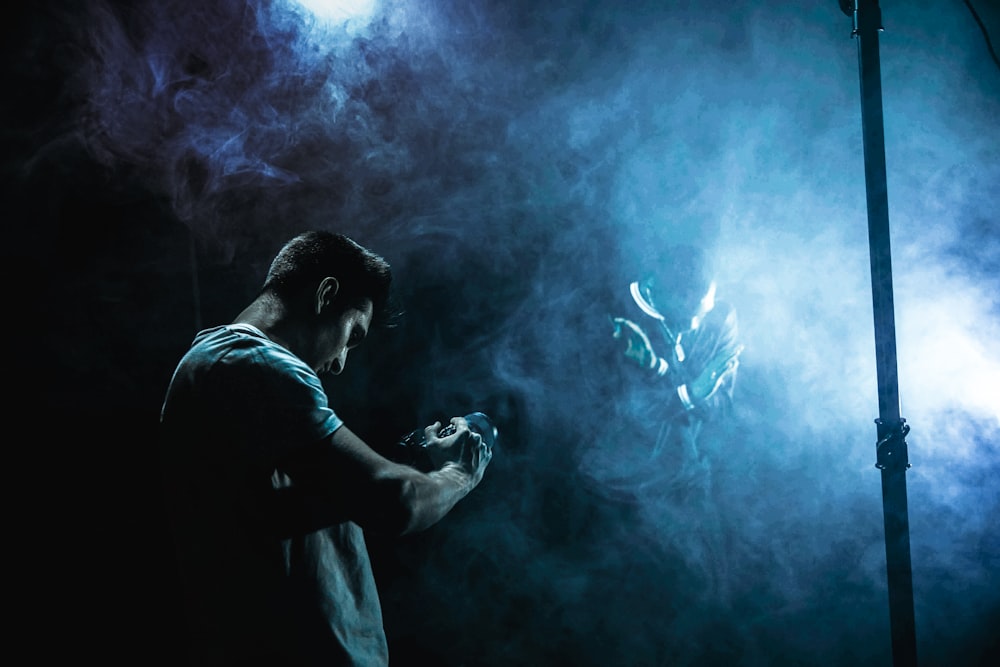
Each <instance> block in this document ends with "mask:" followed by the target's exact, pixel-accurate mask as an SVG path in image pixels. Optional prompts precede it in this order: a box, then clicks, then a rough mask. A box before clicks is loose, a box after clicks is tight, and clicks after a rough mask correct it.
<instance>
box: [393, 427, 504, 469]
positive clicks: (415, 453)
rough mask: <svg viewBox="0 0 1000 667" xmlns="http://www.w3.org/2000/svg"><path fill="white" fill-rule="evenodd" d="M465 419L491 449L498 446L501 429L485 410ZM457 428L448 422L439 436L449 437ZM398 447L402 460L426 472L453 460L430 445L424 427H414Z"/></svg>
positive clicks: (439, 432)
mask: <svg viewBox="0 0 1000 667" xmlns="http://www.w3.org/2000/svg"><path fill="white" fill-rule="evenodd" d="M465 421H466V422H468V424H469V430H470V431H472V432H473V433H478V434H479V436H480V437H481V438H482V439H483V442H484V443H486V446H487V447H488V448H489V449H493V448H494V447H495V446H496V442H497V439H498V437H499V435H500V431H499V429H497V427H496V424H494V423H493V420H492V419H490V418H489V416H488V415H486V414H485V413H483V412H470V413H469V414H467V415H465ZM456 430H457V429H456V428H455V425H454V424H447V425H445V426H444V427H442V428H441V430H440V431H438V437H439V438H447V437H448V436H449V435H452V434H454V433H455V431H456ZM397 447H398V449H399V450H400V457H399V458H400V459H401V461H402V462H405V463H408V464H409V465H412V466H413V467H414V468H417V469H419V470H422V471H424V472H430V471H431V470H436V469H437V468H440V467H441V466H442V465H443V464H444V463H445V462H446V461H449V460H452V459H450V458H449V457H448V456H447V454H448V453H447V452H445V451H443V450H439V449H437V448H432V447H431V446H430V443H428V442H427V440H426V439H425V438H424V429H422V428H418V429H414V430H412V431H410V432H409V433H408V434H406V435H405V436H404V437H403V438H402V439H401V440H400V441H399V444H398V446H397Z"/></svg>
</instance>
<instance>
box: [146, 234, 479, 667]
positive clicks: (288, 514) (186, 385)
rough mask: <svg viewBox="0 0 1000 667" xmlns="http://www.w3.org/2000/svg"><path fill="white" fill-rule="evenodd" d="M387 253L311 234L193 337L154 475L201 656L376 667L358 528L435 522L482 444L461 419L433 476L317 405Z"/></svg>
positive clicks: (386, 277)
mask: <svg viewBox="0 0 1000 667" xmlns="http://www.w3.org/2000/svg"><path fill="white" fill-rule="evenodd" d="M390 284H391V271H390V268H389V266H388V264H387V263H386V262H385V260H384V259H382V258H381V257H379V256H378V255H376V254H374V253H372V252H371V251H369V250H367V249H366V248H363V247H362V246H360V245H358V244H357V243H356V242H354V241H353V240H351V239H349V238H347V237H345V236H343V235H339V234H332V233H328V232H322V231H310V232H305V233H303V234H300V235H298V236H296V237H295V238H293V239H291V240H290V241H288V242H287V243H286V244H285V245H284V246H283V247H282V248H281V250H280V251H279V252H278V254H277V255H276V256H275V258H274V260H273V262H272V263H271V266H270V269H269V271H268V273H267V276H266V279H265V281H264V284H263V287H262V289H261V291H260V293H259V295H258V296H257V297H256V298H255V299H254V300H253V302H252V303H250V305H249V306H247V307H246V309H244V310H243V312H241V313H240V314H239V315H238V316H237V317H236V319H235V320H234V321H233V322H232V323H231V324H228V325H224V326H219V327H215V328H211V329H207V330H205V331H202V332H200V333H198V334H197V336H196V337H195V339H194V341H193V344H192V346H191V348H190V349H189V350H188V351H187V353H186V354H185V355H184V356H183V358H182V359H181V360H180V363H179V364H178V366H177V368H176V370H175V372H174V375H173V378H172V380H171V382H170V384H169V387H168V389H167V392H166V397H165V399H164V403H163V407H162V412H161V419H160V421H161V427H162V435H163V448H162V453H163V462H164V476H165V482H166V489H167V500H168V506H169V509H170V514H171V517H172V520H173V527H174V530H175V538H176V539H175V542H176V545H177V555H178V564H179V567H180V573H181V578H182V582H183V584H184V598H185V603H186V609H187V612H188V614H189V620H190V627H191V639H192V651H191V657H192V662H193V663H194V664H198V665H258V664H260V665H264V664H266V665H270V666H273V665H289V666H293V665H294V666H297V665H365V666H366V667H368V666H372V665H384V664H387V662H388V656H387V647H386V638H385V633H384V630H383V626H382V613H381V607H380V604H379V600H378V595H377V590H376V586H375V581H374V578H373V574H372V569H371V564H370V561H369V556H368V552H367V549H366V545H365V541H364V535H363V531H382V532H388V533H391V534H397V535H402V534H406V533H412V532H415V531H419V530H423V529H425V528H427V527H429V526H431V525H433V524H434V523H436V522H437V521H439V520H440V519H441V518H442V517H444V516H445V515H446V514H447V513H448V512H449V511H450V510H451V509H452V508H453V507H454V506H455V504H456V503H457V502H459V500H461V499H462V498H463V497H465V496H466V495H467V494H468V493H469V492H470V491H472V489H474V488H475V487H476V486H477V485H478V484H479V482H480V480H482V478H483V474H484V472H485V470H486V467H487V465H488V464H489V462H490V459H491V457H492V452H491V451H490V449H489V447H488V446H487V444H486V443H484V441H483V440H482V438H481V437H480V435H479V434H477V433H474V432H472V431H470V429H469V426H468V424H467V423H466V421H465V420H464V418H460V417H456V418H453V419H452V420H451V423H452V424H453V425H454V426H455V427H456V430H455V432H454V433H453V434H451V435H449V436H447V437H445V438H440V437H438V433H439V431H440V428H441V424H440V423H435V424H432V425H430V426H428V427H427V428H426V429H425V431H424V433H425V437H426V439H427V441H428V443H429V446H430V447H433V448H437V449H439V450H441V451H442V452H445V453H447V454H448V456H446V457H442V458H444V459H445V462H444V463H443V464H442V465H441V466H440V467H439V468H437V469H435V470H432V471H430V472H426V473H425V472H421V471H418V470H417V469H415V468H413V467H410V466H406V465H402V464H399V463H396V462H393V461H391V460H389V459H387V458H384V457H383V456H381V455H380V454H378V453H377V452H376V451H375V450H374V449H372V448H371V447H369V446H368V445H367V444H366V443H365V442H363V441H362V440H361V439H360V438H359V437H358V436H357V435H355V434H354V433H353V432H351V430H350V429H349V428H348V427H347V426H346V425H344V423H343V422H342V421H341V420H340V418H339V417H338V416H337V415H336V413H335V412H334V411H333V410H332V409H331V408H330V407H329V405H328V403H327V397H326V395H325V393H324V389H323V386H322V384H321V381H320V378H319V374H321V373H332V374H334V375H336V374H339V373H340V372H341V371H343V369H344V366H345V364H346V363H347V357H348V353H349V352H350V350H352V349H354V348H355V347H357V346H358V345H360V344H361V343H362V341H364V339H365V337H366V336H367V334H368V331H369V329H370V328H371V327H372V326H375V325H377V324H379V323H380V322H381V321H384V319H385V317H386V315H387V303H388V301H389V288H390Z"/></svg>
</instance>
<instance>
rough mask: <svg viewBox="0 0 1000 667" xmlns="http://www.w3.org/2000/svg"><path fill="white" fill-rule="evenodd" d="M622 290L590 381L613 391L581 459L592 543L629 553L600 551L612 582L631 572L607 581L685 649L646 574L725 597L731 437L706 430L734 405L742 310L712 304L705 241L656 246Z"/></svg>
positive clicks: (686, 596)
mask: <svg viewBox="0 0 1000 667" xmlns="http://www.w3.org/2000/svg"><path fill="white" fill-rule="evenodd" d="M616 287H617V289H618V292H617V298H616V301H615V304H616V305H615V306H613V308H614V310H611V312H609V313H608V315H607V318H608V319H606V320H605V321H604V323H605V325H608V324H610V326H609V327H608V329H607V334H606V336H607V338H606V339H605V340H606V341H607V343H606V344H607V346H608V356H607V357H603V358H602V359H603V360H602V361H601V364H602V365H600V370H599V371H598V374H599V377H598V378H597V379H596V380H595V382H596V383H597V384H598V386H600V387H602V388H603V391H604V392H605V393H606V396H607V399H606V402H605V403H604V404H602V405H601V410H600V413H599V414H601V415H602V417H603V420H604V426H602V427H600V428H599V429H598V432H596V433H594V434H593V435H592V438H591V440H592V441H591V442H590V444H589V445H588V446H586V447H585V448H584V450H583V453H582V455H581V456H580V458H579V466H580V472H581V474H582V476H583V479H584V482H585V484H586V486H587V488H588V490H590V491H591V492H592V493H594V494H595V500H594V502H593V509H592V520H593V522H594V523H595V525H598V526H600V528H599V529H595V532H594V537H593V538H592V539H595V540H599V541H603V543H607V544H614V545H618V544H621V545H627V548H626V550H624V551H622V552H621V553H620V554H618V555H612V554H615V553H617V552H616V551H614V552H613V551H610V550H608V549H607V548H604V551H603V552H602V551H598V552H597V553H596V555H595V558H597V559H606V560H607V562H608V567H609V568H611V569H609V571H608V572H607V575H606V576H607V577H609V578H613V577H620V576H621V572H622V571H624V572H627V573H628V578H627V579H626V580H623V581H619V582H618V583H617V584H615V583H613V582H606V583H603V584H601V586H608V587H610V589H611V591H613V592H614V593H615V594H617V595H623V596H629V597H631V598H634V599H635V605H634V606H635V608H636V610H637V613H639V614H644V617H645V618H646V621H645V622H646V623H653V624H663V628H664V634H666V633H674V632H676V633H677V634H678V636H679V638H678V639H677V640H676V641H675V642H672V641H668V640H667V639H666V637H664V642H665V645H677V643H678V642H679V643H680V644H681V645H683V643H684V642H685V641H686V640H685V638H684V637H683V635H684V634H685V633H686V632H688V630H685V629H680V628H682V626H681V625H678V623H680V621H679V620H678V618H679V617H676V616H675V615H674V613H675V612H671V611H669V607H664V606H662V605H660V604H658V603H657V602H655V601H652V600H646V599H645V597H644V596H645V593H644V590H646V589H647V587H648V582H644V581H643V579H644V578H648V577H657V578H658V583H657V585H658V586H662V585H667V584H666V583H665V582H664V581H663V578H664V577H675V578H676V582H677V583H676V586H677V588H676V589H675V592H676V598H674V599H673V601H672V604H675V605H676V604H680V605H681V607H683V606H684V605H686V604H695V603H698V604H702V603H704V604H707V605H711V604H714V603H715V601H718V600H721V599H723V598H725V596H726V590H725V588H726V577H727V567H728V566H727V554H726V551H727V549H726V545H725V541H726V539H727V538H726V534H725V532H726V531H725V529H724V521H723V517H721V516H720V512H719V509H718V506H717V503H716V500H715V498H713V485H712V468H713V456H718V453H719V451H720V447H715V446H714V445H720V444H721V447H722V448H724V447H725V446H726V443H712V445H713V446H707V445H708V443H705V442H703V441H702V436H703V434H704V431H705V426H706V425H707V424H708V423H709V422H712V421H715V420H721V419H722V418H723V417H724V416H725V415H726V413H727V411H728V410H729V408H730V407H731V405H732V401H733V391H734V387H735V380H736V374H737V369H738V366H739V356H740V354H741V352H742V349H743V346H742V345H741V344H740V343H739V341H738V331H737V322H736V312H735V309H734V308H733V307H732V306H731V305H729V304H727V303H725V302H722V301H720V300H718V299H717V294H716V283H715V281H714V278H713V276H712V275H711V274H710V272H709V270H708V267H707V262H706V260H705V256H704V253H703V252H702V251H701V250H700V249H698V248H695V247H691V246H683V245H674V246H669V247H666V248H662V249H654V250H653V251H652V252H651V253H650V254H649V256H648V257H647V258H640V260H639V261H637V262H636V266H635V271H634V273H632V274H631V275H629V274H626V275H625V279H624V280H623V282H622V284H621V285H618V286H616ZM616 549H617V547H616ZM611 591H609V592H608V593H605V594H612V593H611ZM682 600H683V601H684V602H680V601H682ZM646 604H648V605H651V607H650V608H649V609H646V610H645V611H644V612H643V611H640V610H643V609H645V608H644V607H643V605H646ZM690 631H691V632H694V630H690Z"/></svg>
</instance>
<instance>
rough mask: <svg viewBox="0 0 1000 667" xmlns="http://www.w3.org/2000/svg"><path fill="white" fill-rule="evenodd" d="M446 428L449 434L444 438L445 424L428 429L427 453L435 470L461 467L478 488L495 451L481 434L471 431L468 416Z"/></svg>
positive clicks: (460, 418)
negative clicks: (447, 466) (451, 466)
mask: <svg viewBox="0 0 1000 667" xmlns="http://www.w3.org/2000/svg"><path fill="white" fill-rule="evenodd" d="M444 429H446V430H445V431H444V432H445V433H446V435H445V437H443V438H442V437H441V434H442V427H441V422H434V423H433V424H431V425H430V426H428V427H426V428H425V429H424V437H425V438H426V442H427V447H426V449H425V451H426V452H427V455H428V456H429V457H430V460H431V462H432V464H433V466H434V468H442V467H444V466H446V465H448V464H452V465H455V466H458V467H461V468H462V469H463V470H464V472H465V473H466V474H467V475H469V477H470V479H471V482H472V486H476V485H477V484H479V482H480V481H481V480H482V478H483V473H484V472H485V471H486V466H487V465H489V462H490V460H491V459H492V458H493V451H492V450H491V449H490V448H489V447H488V446H487V445H486V443H485V442H484V441H483V438H482V436H481V435H479V434H478V433H476V432H474V431H472V430H471V429H470V428H469V423H468V421H466V419H465V417H452V418H451V420H450V425H449V426H446V427H444Z"/></svg>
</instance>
